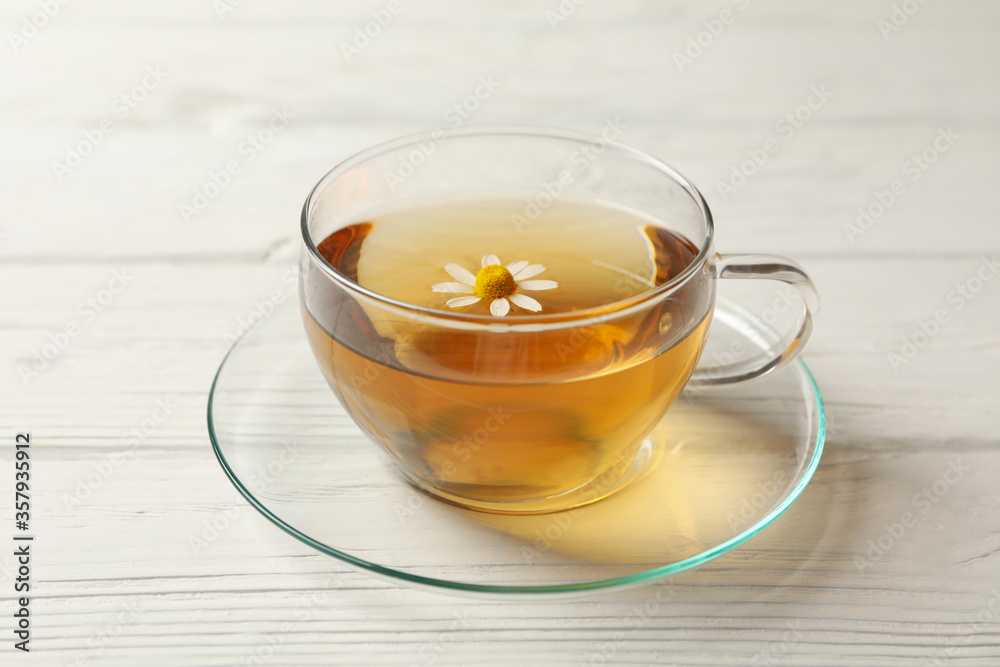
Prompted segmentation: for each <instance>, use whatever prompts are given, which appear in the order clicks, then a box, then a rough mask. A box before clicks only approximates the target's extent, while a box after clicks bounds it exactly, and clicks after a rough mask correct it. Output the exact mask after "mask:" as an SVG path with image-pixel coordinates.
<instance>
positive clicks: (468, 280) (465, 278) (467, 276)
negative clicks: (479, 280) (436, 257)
mask: <svg viewBox="0 0 1000 667" xmlns="http://www.w3.org/2000/svg"><path fill="white" fill-rule="evenodd" d="M444 270H445V271H447V272H448V273H449V274H451V277H452V278H454V279H455V280H457V281H459V282H463V283H465V284H466V285H468V286H469V287H472V286H473V285H475V284H476V276H474V275H473V274H472V271H469V270H468V269H467V268H465V267H464V266H459V265H458V264H455V263H451V264H445V265H444Z"/></svg>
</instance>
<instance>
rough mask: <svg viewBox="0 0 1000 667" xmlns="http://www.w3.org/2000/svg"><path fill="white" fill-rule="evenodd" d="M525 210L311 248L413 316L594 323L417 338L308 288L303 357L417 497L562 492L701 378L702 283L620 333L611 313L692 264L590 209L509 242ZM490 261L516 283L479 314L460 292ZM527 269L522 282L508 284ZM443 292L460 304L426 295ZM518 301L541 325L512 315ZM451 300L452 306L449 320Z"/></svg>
mask: <svg viewBox="0 0 1000 667" xmlns="http://www.w3.org/2000/svg"><path fill="white" fill-rule="evenodd" d="M521 208H523V201H522V200H517V199H507V200H478V201H449V202H441V201H438V202H431V203H427V204H425V205H422V206H413V207H411V208H407V209H395V210H389V211H375V212H373V214H372V215H370V216H369V217H368V218H367V219H366V220H364V221H361V222H359V223H356V224H353V225H349V226H347V227H345V228H343V229H340V230H337V231H335V232H334V233H333V234H331V235H330V236H329V237H327V238H326V239H325V240H324V241H323V242H322V243H320V244H319V245H318V248H319V251H320V253H321V254H322V256H323V257H324V258H325V259H326V261H327V262H329V263H330V265H331V266H333V267H334V268H335V269H337V270H338V271H339V272H340V273H342V274H343V275H344V276H346V277H347V278H349V279H351V280H354V281H356V282H357V283H359V284H360V285H362V286H363V287H366V288H368V289H370V290H372V291H375V292H378V293H379V294H382V295H385V296H388V297H391V298H393V299H397V300H400V301H405V302H407V303H411V304H415V305H419V306H424V307H430V308H434V309H439V310H445V311H451V312H464V313H469V314H476V315H480V316H490V314H491V308H490V305H491V303H492V302H493V301H494V300H496V298H507V299H508V300H509V301H510V303H509V305H508V307H509V310H508V314H509V315H518V316H526V315H527V316H530V315H532V314H534V313H536V312H537V313H540V314H543V315H544V314H553V313H568V312H572V311H578V310H583V309H594V308H597V309H604V311H605V312H606V313H607V317H605V318H601V319H599V320H597V321H596V322H591V323H589V324H586V325H582V326H576V327H570V328H560V329H553V330H550V329H541V330H538V331H527V332H526V331H511V330H507V331H501V330H497V329H496V328H495V327H493V328H490V327H482V328H479V329H468V328H456V327H451V326H448V325H447V324H446V323H443V324H441V325H437V324H434V325H428V324H426V323H425V322H422V321H420V320H418V319H413V320H410V319H407V318H406V317H403V316H401V315H400V314H399V313H398V312H396V311H392V310H391V309H383V308H381V307H379V305H378V304H376V303H372V302H369V301H358V300H356V299H355V298H353V297H352V296H351V295H349V294H348V293H347V292H346V291H345V290H344V289H343V288H342V287H339V286H337V285H335V284H332V281H331V280H330V279H329V277H327V276H324V275H322V274H321V273H320V272H318V271H311V272H307V273H306V276H305V279H304V284H303V299H304V307H305V310H306V318H305V319H306V328H307V332H308V334H309V338H310V343H311V345H312V347H313V350H314V352H315V354H316V356H317V358H318V359H319V361H320V366H321V368H322V369H323V372H324V374H325V375H326V378H327V380H328V381H329V383H330V385H331V387H333V389H334V391H335V392H336V393H337V394H338V396H339V397H340V399H341V401H342V402H343V403H344V404H345V406H346V407H347V408H348V409H349V411H350V412H351V414H352V415H353V416H354V418H355V420H356V421H357V422H358V423H359V425H360V426H361V427H362V428H363V429H365V430H366V431H367V432H368V433H369V434H370V435H372V437H374V438H375V439H376V440H378V441H380V442H382V443H383V444H384V445H385V446H386V448H387V449H388V450H389V451H390V452H391V453H392V454H393V455H394V456H395V457H396V459H397V460H398V461H399V462H400V464H401V466H402V468H403V470H404V471H405V472H406V473H407V474H408V475H409V476H410V477H411V479H414V481H415V482H416V483H418V484H421V485H422V486H425V487H427V486H429V487H431V490H432V491H434V492H435V493H438V494H439V495H442V496H444V497H446V498H451V499H453V500H456V501H457V502H461V503H466V504H474V505H476V506H478V507H480V508H482V509H490V510H494V511H503V504H505V503H517V502H522V501H527V500H537V499H539V498H548V497H552V496H556V495H559V494H563V493H567V492H570V491H573V490H574V489H578V488H580V487H581V486H582V485H585V484H586V483H587V481H588V480H591V479H592V478H594V477H595V476H597V475H600V474H601V473H602V472H604V471H607V470H609V469H610V468H612V466H615V465H616V464H620V463H621V462H622V461H624V460H627V458H628V457H629V456H630V455H632V454H633V452H634V451H635V448H636V446H637V445H638V444H639V443H640V442H641V441H642V439H643V438H644V437H645V436H646V435H647V434H648V433H649V431H650V430H651V429H652V428H653V427H654V426H655V424H656V423H657V421H658V420H659V419H660V418H661V417H662V415H663V413H664V412H665V411H666V409H667V407H668V406H669V405H670V403H672V402H673V400H674V399H675V398H676V397H677V395H678V394H679V393H680V391H681V389H682V388H683V385H684V383H685V382H686V381H687V378H688V377H689V375H690V373H691V370H692V369H693V367H694V364H695V363H696V362H697V358H698V355H699V354H700V350H701V347H702V345H703V342H704V338H705V334H706V332H707V328H708V319H709V318H708V317H706V316H704V313H706V312H708V309H707V308H706V303H707V300H708V299H710V297H711V285H712V283H711V280H709V278H708V276H707V273H705V274H698V275H695V276H694V277H693V278H692V279H691V280H689V281H687V282H686V283H685V285H684V287H682V288H681V289H679V290H678V291H677V292H675V293H674V294H672V295H671V296H670V297H668V298H666V299H662V300H660V301H659V302H657V303H651V304H649V306H648V307H646V308H644V309H643V310H641V311H640V312H638V313H634V314H630V315H628V316H619V315H616V314H615V312H614V303H615V302H617V301H620V300H622V299H625V298H628V297H631V296H634V295H636V294H640V293H641V292H644V291H646V290H649V289H652V288H653V287H655V286H656V285H659V284H662V283H664V282H666V281H668V280H670V279H672V278H673V277H675V276H676V275H677V274H678V273H680V272H681V271H683V269H684V268H685V267H686V266H688V265H689V264H690V263H691V261H692V260H693V259H694V257H695V256H696V255H697V248H696V247H695V246H694V245H693V244H692V243H691V242H690V241H688V240H687V239H685V238H683V237H682V236H680V235H678V234H675V233H672V232H670V231H668V230H666V229H663V228H662V227H658V226H655V225H651V224H649V222H648V221H646V220H644V219H643V218H640V217H638V216H635V215H630V214H629V213H628V212H626V211H622V210H620V209H613V208H609V207H603V206H599V205H596V204H594V203H591V204H585V203H580V202H556V203H554V204H553V205H552V206H551V207H550V208H549V209H546V210H545V211H543V212H542V214H541V215H540V216H538V217H537V218H536V219H535V220H534V221H532V223H531V224H530V225H528V226H523V227H521V228H520V229H519V228H518V227H517V226H515V225H514V224H513V223H512V221H511V219H510V216H511V213H512V212H515V211H519V210H520V209H521ZM484 255H485V256H487V259H486V261H484ZM490 255H495V256H496V257H495V259H499V261H500V265H499V266H502V267H505V268H506V267H509V269H510V271H509V273H510V275H511V277H513V278H514V290H513V292H511V295H509V296H507V297H496V295H495V294H493V295H491V296H487V297H482V298H478V296H479V295H478V294H477V290H476V287H475V285H469V284H467V283H469V282H472V283H474V284H475V283H477V281H476V277H477V274H479V273H480V272H482V271H484V270H485V269H484V264H492V260H493V259H494V258H490V257H489V256H490ZM449 265H451V266H450V269H451V270H450V271H449V270H448V269H446V268H445V267H448V266H449ZM454 265H457V266H459V267H462V268H464V269H465V270H466V271H467V272H468V274H467V275H466V274H463V273H462V272H460V271H457V270H456V269H455V268H454ZM526 266H533V267H535V268H533V269H532V270H531V271H534V275H530V276H529V277H528V278H526V279H522V280H518V279H517V276H518V275H520V272H519V271H518V269H520V268H523V267H526ZM540 267H544V270H543V271H539V268H540ZM492 270H493V269H491V271H492ZM496 271H499V267H497V269H496ZM531 271H529V273H531ZM463 275H464V276H465V278H466V281H465V283H463V282H462V281H461V280H460V279H459V278H460V277H462V276H463ZM456 276H458V278H456ZM470 277H471V279H470ZM541 280H545V281H551V282H544V283H539V282H537V281H541ZM532 281H535V282H534V283H532ZM441 284H445V285H450V286H451V287H450V288H449V289H454V290H456V291H455V292H447V291H441V290H439V291H435V286H436V285H441ZM463 285H465V289H464V290H462V289H461V288H462V286H463ZM539 286H540V287H542V288H543V289H530V290H529V289H523V290H522V288H528V287H539ZM507 288H508V289H509V288H510V284H509V282H508V284H507ZM522 293H523V294H526V295H530V297H532V299H534V300H535V302H536V304H537V306H538V309H537V310H535V309H534V308H523V307H521V306H519V305H518V303H517V300H518V299H517V297H516V295H517V294H522ZM456 298H457V299H466V301H464V302H459V303H458V304H456V303H455V302H452V305H449V303H448V302H449V301H450V300H452V299H456ZM494 319H495V321H496V322H497V323H501V322H503V317H502V316H499V317H495V318H494ZM594 499H596V498H594Z"/></svg>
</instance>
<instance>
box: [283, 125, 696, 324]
mask: <svg viewBox="0 0 1000 667" xmlns="http://www.w3.org/2000/svg"><path fill="white" fill-rule="evenodd" d="M491 135H519V136H524V137H536V138H541V139H561V140H564V141H575V142H578V143H591V144H592V143H594V142H596V141H601V142H603V145H604V146H605V148H606V149H612V150H615V151H618V152H619V153H622V154H625V155H627V156H630V157H632V158H633V159H635V160H636V161H639V162H644V163H646V164H648V165H650V166H652V167H654V168H656V169H657V170H659V171H660V172H661V173H662V174H663V175H665V176H667V177H668V178H670V179H672V180H673V181H674V182H675V183H677V184H678V185H680V186H681V188H683V189H684V191H685V192H687V194H688V195H689V196H690V197H691V199H692V200H693V201H694V203H695V205H696V206H697V207H698V210H699V211H700V212H701V215H702V220H703V221H704V223H705V238H704V240H703V241H702V243H701V245H700V247H699V248H698V254H697V255H696V256H695V257H694V259H692V260H691V261H690V262H689V263H688V265H687V266H685V267H684V270H683V271H681V272H680V273H679V274H677V275H676V276H674V277H673V278H671V279H670V280H668V281H667V282H665V283H663V284H662V285H657V286H656V287H654V288H653V289H650V290H646V291H644V292H641V293H639V294H637V295H635V296H632V297H627V298H624V299H618V300H616V301H611V302H609V303H606V304H603V305H599V306H594V307H591V308H585V309H582V310H577V311H572V312H569V313H551V314H542V313H538V314H531V315H507V316H505V317H503V318H502V322H498V320H499V319H500V318H497V317H494V316H492V315H477V314H473V313H464V312H450V311H445V310H439V309H437V308H432V307H429V306H419V305H416V304H412V303H408V302H406V301H401V300H399V299H394V298H392V297H389V296H386V295H384V294H381V293H379V292H376V291H374V290H370V289H368V288H366V287H363V286H362V285H360V284H358V283H356V282H354V281H353V280H351V279H350V278H348V277H347V276H345V275H344V274H342V273H341V272H340V271H338V270H337V269H335V268H334V267H333V266H332V265H331V264H330V263H329V262H327V261H326V259H325V258H324V257H323V256H322V255H321V254H320V252H319V248H318V247H317V245H316V242H315V241H313V238H312V233H311V232H310V229H309V221H310V219H311V210H312V207H313V204H314V202H315V201H316V199H317V198H318V195H319V193H320V192H321V190H322V189H323V188H325V187H326V186H327V185H328V184H329V183H330V182H332V181H333V180H334V179H336V178H337V177H338V176H340V175H342V174H343V173H344V172H346V171H348V170H349V169H351V168H353V167H355V166H357V165H359V164H361V163H363V162H365V161H367V160H370V159H371V158H373V157H376V156H378V155H382V154H384V153H388V152H390V151H393V150H397V149H399V148H403V147H406V146H413V145H416V144H420V143H425V142H427V141H432V142H435V143H437V142H441V141H444V140H446V139H451V138H457V137H469V136H484V137H485V136H491ZM300 230H301V234H302V241H303V243H304V244H305V247H306V250H307V252H308V253H309V256H310V258H311V259H312V261H313V262H314V263H315V265H316V266H318V267H319V268H320V269H321V270H322V271H323V272H324V273H325V274H326V275H327V276H329V277H330V278H332V279H333V280H334V281H335V282H337V283H338V284H340V285H341V286H342V287H344V288H345V289H347V290H348V291H349V292H351V293H354V294H355V295H361V296H363V297H365V298H366V299H369V300H371V301H374V302H375V303H378V304H380V305H382V306H386V307H389V308H390V309H393V310H398V311H401V312H402V313H404V314H407V315H409V316H418V317H420V318H421V319H429V320H437V319H440V320H446V321H448V322H452V323H457V324H461V325H464V326H476V325H481V326H484V327H496V326H497V324H498V323H502V324H503V325H505V328H512V329H513V328H522V327H524V328H529V329H536V328H537V327H539V326H540V325H544V324H547V323H548V324H562V325H563V326H566V325H572V326H586V325H589V324H595V323H599V322H602V321H606V320H607V319H608V318H609V317H622V316H628V315H630V314H633V313H635V312H636V311H638V310H641V309H642V308H644V307H645V306H646V305H647V304H649V303H650V302H654V301H657V300H659V299H661V298H663V297H665V296H668V295H669V294H670V293H672V292H674V291H676V290H677V289H678V288H680V287H681V286H682V285H683V284H684V283H685V282H687V281H688V280H689V279H690V278H691V277H692V276H693V275H694V274H695V273H697V272H698V271H699V270H700V268H701V267H702V266H703V265H704V264H705V263H706V262H707V261H708V258H709V255H710V253H711V250H712V243H713V241H714V238H715V224H714V221H713V219H712V212H711V210H710V209H709V207H708V203H707V202H706V201H705V198H704V197H703V196H702V194H701V192H700V191H699V190H698V188H696V187H695V185H694V184H693V183H692V182H691V181H690V180H688V179H687V178H686V177H685V176H683V175H682V174H681V173H680V172H679V171H677V170H676V169H674V168H673V167H671V166H670V165H669V164H667V163H666V162H664V161H663V160H661V159H659V158H657V157H654V156H652V155H650V154H648V153H645V152H643V151H640V150H638V149H636V148H632V147H631V146H628V145H626V144H622V143H619V142H617V141H614V140H610V139H605V138H604V137H602V136H601V135H599V134H593V133H590V132H583V131H579V130H568V129H562V128H555V127H545V126H536V125H510V124H507V125H463V126H459V127H456V128H447V129H446V128H438V129H434V130H424V131H422V132H416V133H411V134H407V135H403V136H401V137H397V138H395V139H390V140H388V141H384V142H381V143H378V144H375V145H373V146H370V147H368V148H366V149H364V150H362V151H360V152H357V153H354V154H353V155H351V156H350V157H348V158H346V159H345V160H343V161H341V162H340V163H338V164H337V165H336V166H334V167H333V168H332V169H330V171H328V172H326V174H324V175H323V177H322V178H320V179H319V181H318V182H317V183H316V185H314V186H313V188H312V189H311V190H310V191H309V194H308V196H307V197H306V200H305V203H304V204H303V206H302V214H301V222H300Z"/></svg>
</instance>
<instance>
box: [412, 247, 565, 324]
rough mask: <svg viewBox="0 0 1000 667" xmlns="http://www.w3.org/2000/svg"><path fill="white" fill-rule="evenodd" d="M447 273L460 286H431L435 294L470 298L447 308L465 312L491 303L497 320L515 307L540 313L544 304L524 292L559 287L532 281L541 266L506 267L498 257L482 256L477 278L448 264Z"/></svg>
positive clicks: (457, 299) (450, 302)
mask: <svg viewBox="0 0 1000 667" xmlns="http://www.w3.org/2000/svg"><path fill="white" fill-rule="evenodd" d="M444 270H445V271H447V272H448V273H449V275H451V277H452V278H454V279H455V280H457V281H458V282H451V283H438V284H437V285H432V286H431V289H432V290H434V291H435V292H448V293H452V294H468V295H470V296H459V297H455V298H454V299H448V301H447V302H446V303H447V305H448V307H450V308H464V307H465V306H471V305H472V304H474V303H478V302H480V301H482V300H483V299H489V301H490V312H491V313H493V316H494V317H503V316H504V315H506V314H507V313H509V312H510V305H511V304H512V303H513V304H514V305H515V306H517V307H518V308H523V309H525V310H530V311H531V312H533V313H537V312H538V311H540V310H541V309H542V304H540V303H538V301H536V300H535V299H533V298H531V297H530V296H528V295H527V294H522V293H521V292H522V291H525V292H534V291H540V290H548V289H555V288H556V287H559V284H558V283H557V282H556V281H554V280H529V278H534V277H535V276H537V275H538V274H540V273H541V272H542V271H544V270H545V267H544V266H542V265H541V264H529V263H528V262H526V261H524V260H520V261H517V262H514V263H513V264H508V265H507V266H504V265H503V264H501V263H500V258H499V257H497V256H496V255H483V266H482V268H481V269H479V273H476V274H473V273H472V271H469V270H468V269H466V268H465V267H463V266H461V265H459V264H455V263H449V264H445V266H444Z"/></svg>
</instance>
